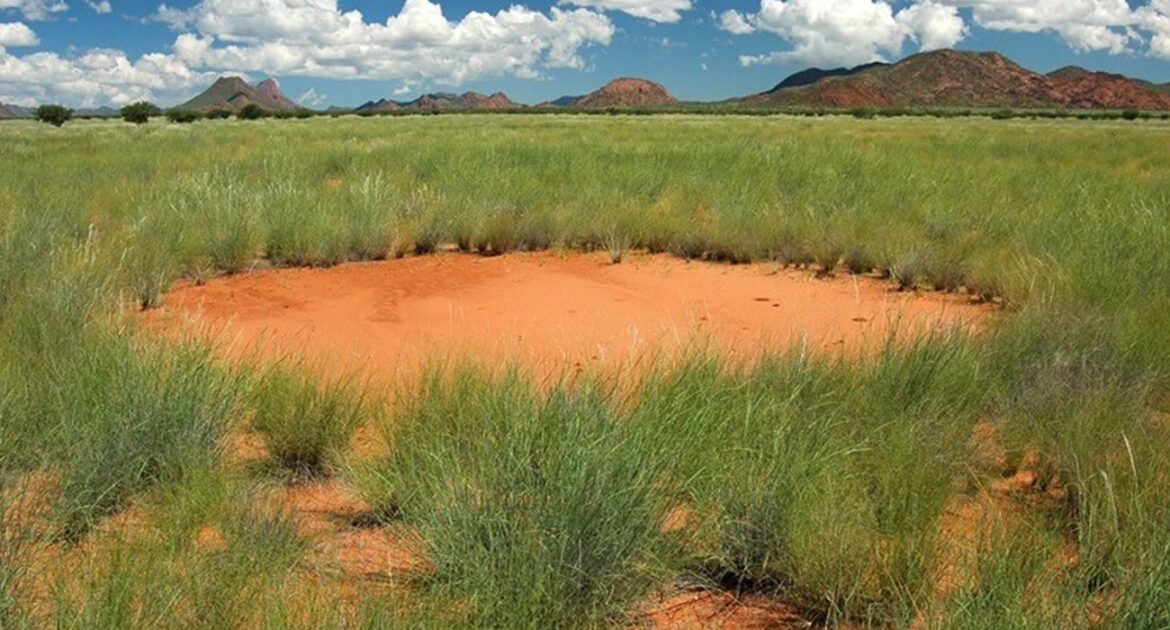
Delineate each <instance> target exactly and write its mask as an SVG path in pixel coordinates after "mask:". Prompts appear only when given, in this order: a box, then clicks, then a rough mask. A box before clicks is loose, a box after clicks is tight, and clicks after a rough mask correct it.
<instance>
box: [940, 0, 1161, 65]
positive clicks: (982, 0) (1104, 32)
mask: <svg viewBox="0 0 1170 630" xmlns="http://www.w3.org/2000/svg"><path fill="white" fill-rule="evenodd" d="M942 1H943V2H945V3H946V4H949V5H952V6H956V7H964V8H969V9H971V15H972V19H974V21H975V23H976V24H978V25H979V26H981V27H983V28H986V29H990V30H996V31H1013V32H1020V33H1039V32H1042V31H1051V32H1054V33H1056V34H1058V35H1059V36H1060V37H1061V38H1062V39H1064V41H1065V42H1066V43H1068V45H1069V46H1070V47H1071V48H1072V49H1073V50H1077V51H1082V52H1083V51H1090V50H1104V51H1108V52H1111V53H1114V54H1117V53H1121V52H1125V51H1127V50H1129V49H1130V44H1131V43H1134V42H1135V41H1140V37H1138V38H1137V40H1134V39H1133V37H1131V35H1136V34H1135V33H1131V32H1130V31H1129V30H1128V27H1130V26H1131V25H1133V24H1134V23H1135V22H1136V21H1137V14H1136V12H1135V11H1133V10H1132V9H1130V7H1129V4H1128V3H1127V2H1126V0H1026V1H1025V0H942Z"/></svg>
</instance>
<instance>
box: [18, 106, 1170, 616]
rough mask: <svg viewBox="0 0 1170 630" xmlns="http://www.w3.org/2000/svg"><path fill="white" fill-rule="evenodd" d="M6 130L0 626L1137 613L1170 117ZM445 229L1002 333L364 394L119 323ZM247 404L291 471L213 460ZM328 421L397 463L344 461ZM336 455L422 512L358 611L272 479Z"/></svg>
mask: <svg viewBox="0 0 1170 630" xmlns="http://www.w3.org/2000/svg"><path fill="white" fill-rule="evenodd" d="M0 138H2V142H0V483H2V484H3V485H2V487H0V534H2V535H0V627H4V628H8V627H13V628H21V627H44V626H56V627H69V628H73V627H76V628H134V627H143V628H146V627H160V626H167V627H199V628H227V627H271V628H283V627H297V628H301V627H304V628H326V627H371V628H372V627H396V626H404V627H429V626H434V627H449V626H451V625H460V626H474V627H484V628H505V627H507V628H513V627H531V628H544V627H596V626H608V625H623V624H627V623H631V622H636V620H637V619H636V617H631V615H633V614H634V611H636V610H637V609H638V607H639V605H640V604H641V603H642V602H645V601H646V600H647V598H648V597H649V596H650V595H652V594H654V593H657V592H662V591H664V590H667V589H668V588H669V587H670V586H671V585H672V584H679V583H685V584H697V585H704V586H707V587H709V588H718V589H731V590H736V591H740V592H753V593H763V594H766V595H768V596H774V597H776V598H778V599H780V600H783V601H785V602H788V603H790V604H793V605H795V606H798V607H799V609H800V610H801V611H802V613H803V614H804V615H805V616H806V617H808V618H810V619H814V620H816V621H818V622H825V623H829V624H836V623H850V624H872V625H874V626H877V627H910V626H914V627H938V628H1077V627H1083V628H1090V627H1093V628H1097V627H1100V628H1166V627H1170V604H1168V603H1167V602H1170V461H1168V460H1167V458H1166V456H1165V454H1166V453H1167V452H1168V451H1167V449H1168V447H1170V420H1168V419H1167V415H1166V412H1167V406H1168V400H1170V399H1168V397H1167V391H1168V389H1167V388H1168V386H1170V381H1168V380H1167V378H1166V375H1167V369H1168V368H1170V309H1168V308H1167V296H1170V252H1168V250H1167V245H1168V244H1170V149H1167V147H1170V142H1168V140H1170V126H1167V125H1165V124H1164V123H1160V122H1154V121H1141V122H1120V121H1118V122H1102V121H1092V122H1089V121H1020V120H1013V121H991V120H988V119H978V118H966V119H955V120H933V119H926V118H913V117H911V118H904V119H897V120H860V119H855V118H852V117H846V116H828V117H823V118H796V117H772V118H757V117H734V116H728V117H715V116H685V115H679V116H666V115H663V116H645V117H621V116H619V117H592V116H590V117H567V116H539V117H527V116H498V117H497V116H446V115H444V116H438V117H407V118H395V117H390V118H351V117H343V118H337V119H312V120H282V121H277V120H265V121H254V122H236V121H204V122H200V123H198V124H195V125H175V124H162V123H158V122H156V123H151V124H149V125H145V126H141V127H132V126H129V125H125V124H121V123H115V122H109V121H103V122H96V121H95V122H86V123H77V124H73V125H69V126H66V127H65V128H63V129H59V130H58V129H50V128H48V127H38V126H36V125H34V124H33V123H28V122H15V123H6V124H4V125H0ZM444 243H456V244H458V245H459V246H460V247H461V248H463V249H466V250H468V251H478V252H483V253H485V254H490V253H498V252H503V251H510V250H515V249H544V248H549V247H567V248H579V249H585V250H608V251H610V252H611V253H613V254H614V255H615V257H616V256H617V255H620V254H622V253H623V252H624V251H626V250H627V249H629V248H639V249H647V250H651V251H665V252H671V253H673V254H676V255H679V256H684V257H688V258H706V259H709V260H712V261H718V262H724V263H733V262H738V261H747V260H774V261H777V262H779V263H796V264H807V265H815V266H820V267H824V268H832V269H841V270H842V272H844V270H853V271H869V270H877V271H878V272H879V273H880V274H883V275H887V276H888V277H889V281H890V282H891V284H892V285H900V286H902V287H904V288H915V287H916V288H918V289H920V290H930V289H944V290H960V288H961V289H962V290H965V291H968V292H971V293H973V294H977V295H982V296H984V297H985V298H986V299H994V300H996V301H1001V302H1002V303H1003V305H1004V310H1005V314H1004V316H1003V317H1001V318H999V319H998V321H997V323H996V324H995V325H994V327H993V328H992V330H989V331H987V332H985V333H983V334H980V335H978V336H967V335H957V334H956V335H944V336H939V337H937V338H931V339H925V340H922V341H920V342H918V343H916V344H913V345H910V346H908V347H907V346H891V347H890V348H888V349H887V350H886V351H885V352H882V353H880V354H878V355H876V356H872V357H868V358H865V359H860V360H856V361H851V362H846V361H841V360H832V359H828V358H823V357H814V356H804V355H801V354H798V353H792V354H786V353H781V354H778V355H776V356H774V357H771V358H769V359H767V360H765V361H763V362H761V363H760V364H758V365H754V366H750V367H748V366H739V365H736V364H734V363H731V362H729V361H727V360H725V359H723V358H721V357H719V356H712V355H696V356H694V357H693V358H691V359H690V360H687V361H685V362H683V363H682V364H681V365H677V366H673V367H665V366H664V367H663V368H661V369H659V370H654V371H651V373H649V374H647V375H645V377H644V379H643V380H642V381H641V382H640V383H639V385H638V386H637V387H636V388H635V390H634V391H633V392H631V391H628V390H627V389H616V388H614V387H613V385H612V383H610V382H608V381H606V380H605V379H604V378H602V377H600V376H598V377H597V378H595V379H592V380H586V381H585V382H574V383H569V382H566V383H562V384H556V385H553V386H551V387H542V386H539V385H538V384H537V383H535V382H534V379H532V378H531V377H529V376H527V375H526V373H525V372H524V370H523V367H522V366H521V367H519V368H517V369H516V370H513V371H511V372H506V373H502V374H501V373H498V372H496V371H490V370H485V369H481V368H476V367H475V366H465V367H459V368H457V369H456V370H454V373H436V374H434V375H432V376H431V377H429V378H427V379H424V380H423V381H422V382H421V383H419V384H417V386H416V387H415V388H414V389H410V390H408V391H405V392H398V393H397V395H395V396H394V397H393V398H394V399H395V400H396V401H397V402H396V404H395V405H394V408H393V409H381V408H380V407H379V405H378V404H375V402H376V401H379V400H383V399H385V398H389V396H382V395H381V394H384V393H385V392H364V391H362V389H361V388H360V387H359V386H358V385H356V384H355V383H356V382H349V381H345V382H337V383H331V382H320V383H318V382H314V380H313V377H312V375H311V373H309V372H306V371H303V370H300V369H298V368H297V367H296V366H295V365H290V366H284V367H278V368H267V369H265V370H261V371H260V372H259V373H257V372H256V371H254V370H249V369H247V368H246V367H241V366H239V365H229V364H226V363H224V362H222V361H219V360H217V359H216V358H215V356H216V355H215V353H214V351H213V350H212V349H209V348H207V347H205V346H204V345H203V344H201V343H199V342H196V341H181V340H180V341H175V340H167V341H162V340H158V339H156V338H154V337H152V336H150V335H142V334H139V331H138V329H137V327H136V325H135V320H134V319H133V317H130V316H128V315H127V313H128V311H129V310H132V309H127V308H126V306H127V305H133V306H135V307H144V308H149V307H152V306H155V305H157V304H158V303H160V301H161V300H165V295H164V293H165V289H166V288H167V287H168V286H169V285H170V284H171V283H172V282H174V281H175V280H176V279H178V278H181V277H188V278H192V279H195V280H196V281H203V280H206V279H209V278H211V277H212V276H214V275H216V274H220V273H239V272H246V271H247V270H249V269H250V268H253V267H254V266H256V265H269V264H274V265H333V264H337V263H341V262H343V261H347V260H366V259H377V258H385V257H394V256H402V255H414V254H425V253H428V252H430V251H432V250H434V249H435V248H436V247H438V246H439V245H441V244H444ZM242 424H248V425H250V426H251V428H252V429H253V430H255V431H257V432H258V433H259V434H261V436H262V438H263V439H264V441H265V443H266V444H267V445H269V447H270V448H271V449H272V452H273V454H274V461H273V465H274V467H275V468H277V469H278V470H284V473H285V474H286V475H285V476H283V477H282V476H281V475H276V476H274V475H272V474H271V473H272V471H271V470H266V471H257V470H253V469H250V468H247V467H239V466H233V465H232V464H231V461H230V459H231V458H230V457H228V454H227V453H225V448H226V447H225V444H227V443H228V442H229V440H228V439H227V436H228V435H229V434H231V433H232V431H233V430H235V429H236V428H238V427H239V426H241V425H242ZM361 425H368V426H373V427H375V428H376V429H378V430H380V431H381V432H382V433H384V435H385V437H386V441H387V443H388V444H389V445H390V446H391V448H390V452H389V455H385V456H377V457H373V458H362V457H358V456H355V455H354V454H352V453H347V452H346V449H345V443H346V442H347V436H348V435H350V433H351V432H352V431H354V430H355V428H357V427H359V426H361ZM1018 472H1026V473H1028V474H1030V475H1032V480H1031V482H1030V483H1028V484H1026V486H1027V487H1025V488H1017V487H1014V486H1010V484H1006V483H1005V480H1007V481H1011V479H1012V478H1013V475H1016V473H1018ZM331 474H332V475H340V476H342V477H344V478H346V479H347V480H349V481H350V482H352V483H353V484H354V485H355V486H356V487H357V488H359V489H360V491H361V493H362V495H363V497H364V498H365V499H366V500H367V501H368V502H369V503H370V505H372V506H373V507H374V508H375V510H374V512H373V513H372V514H371V515H370V520H371V521H372V523H371V524H366V526H371V527H385V528H396V527H409V528H411V529H412V530H413V531H415V532H417V535H418V537H419V538H420V540H421V543H420V544H421V546H422V547H423V549H424V555H425V556H426V557H427V565H428V567H429V569H428V570H426V571H421V572H419V574H418V575H417V576H415V577H414V578H413V579H411V580H409V581H408V582H407V583H405V584H399V585H395V587H394V588H390V589H385V588H383V589H378V588H371V589H369V590H368V592H367V590H366V589H365V588H363V587H356V592H355V587H354V585H352V584H347V583H344V582H343V581H341V580H337V579H333V578H331V577H330V576H329V575H316V574H312V573H313V572H312V571H311V570H310V569H309V568H307V567H308V566H309V565H308V563H306V562H305V561H304V558H305V557H306V554H308V553H310V551H309V549H310V547H311V546H312V540H309V539H306V538H305V537H304V535H303V534H302V533H301V532H300V531H299V530H298V528H297V527H296V523H295V515H290V514H288V513H286V512H284V511H283V510H281V509H278V508H276V507H273V506H272V505H270V502H269V501H265V500H264V497H265V496H267V495H268V494H270V487H269V486H271V485H272V484H274V483H278V482H280V481H283V480H284V479H301V478H303V477H305V476H306V475H308V476H311V477H320V476H323V475H331ZM274 479H275V481H274ZM1005 485H1007V486H1010V487H1009V489H1008V490H1002V489H1001V488H1003V487H1004V486H1005ZM956 510H958V511H960V512H963V513H976V514H981V515H984V516H983V517H980V518H971V519H966V520H961V522H957V521H956V520H955V519H954V518H953V513H954V512H955V511H956ZM680 511H681V512H682V513H685V514H686V515H688V516H687V518H686V519H684V520H685V521H686V522H687V523H688V525H687V526H684V527H664V526H663V523H664V521H666V520H670V515H672V514H677V513H679V512H680ZM128 518H129V519H130V520H133V521H135V522H140V524H141V526H139V527H136V528H130V529H129V530H128V529H127V528H119V527H118V526H117V523H119V519H122V520H123V521H124V520H126V519H128ZM208 528H211V529H212V530H213V531H215V532H218V533H217V535H216V536H215V537H214V538H215V540H214V541H213V542H212V543H207V542H206V541H205V540H204V539H205V537H204V536H203V533H204V532H206V531H208ZM128 531H129V532H130V533H127V532H128ZM200 541H203V542H200Z"/></svg>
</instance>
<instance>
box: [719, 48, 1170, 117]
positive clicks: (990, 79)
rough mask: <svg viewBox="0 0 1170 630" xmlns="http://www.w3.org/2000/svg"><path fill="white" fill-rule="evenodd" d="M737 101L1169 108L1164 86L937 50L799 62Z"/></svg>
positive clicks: (988, 54)
mask: <svg viewBox="0 0 1170 630" xmlns="http://www.w3.org/2000/svg"><path fill="white" fill-rule="evenodd" d="M736 100H737V101H738V102H742V103H747V104H756V105H803V106H815V107H979V108H993V107H1013V108H1042V109H1054V108H1071V109H1145V110H1166V109H1170V87H1168V86H1166V85H1161V86H1159V85H1155V84H1153V83H1150V82H1148V81H1139V80H1135V79H1131V78H1129V77H1126V76H1123V75H1120V74H1108V73H1104V72H1090V71H1088V70H1085V69H1083V68H1076V67H1067V68H1061V69H1060V70H1057V71H1055V72H1052V73H1050V74H1046V75H1045V74H1039V73H1036V72H1033V71H1031V70H1028V69H1026V68H1023V67H1021V66H1020V65H1018V64H1016V63H1015V62H1013V61H1011V60H1010V59H1008V58H1007V57H1004V56H1003V55H1000V54H999V53H994V52H983V53H972V52H959V51H955V50H938V51H933V52H927V53H920V54H917V55H912V56H910V57H907V58H905V59H903V60H902V61H899V62H898V63H895V64H892V65H890V64H869V65H867V66H861V67H858V68H849V69H846V68H838V69H836V70H817V69H812V70H806V71H804V72H803V73H798V74H797V75H793V76H792V77H789V78H787V79H785V80H784V81H782V82H781V83H780V84H779V85H777V86H776V87H774V88H772V89H771V90H768V91H767V92H763V93H760V94H755V95H752V96H749V97H746V98H743V99H736Z"/></svg>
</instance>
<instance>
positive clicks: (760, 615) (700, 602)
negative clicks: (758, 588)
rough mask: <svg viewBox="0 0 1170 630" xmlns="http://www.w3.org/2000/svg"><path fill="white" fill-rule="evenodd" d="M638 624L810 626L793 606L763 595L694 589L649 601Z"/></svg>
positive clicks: (746, 629)
mask: <svg viewBox="0 0 1170 630" xmlns="http://www.w3.org/2000/svg"><path fill="white" fill-rule="evenodd" d="M636 618H637V625H636V626H635V627H644V628H671V629H672V630H706V629H708V628H720V629H722V630H754V629H760V630H762V629H764V628H771V629H778V630H786V629H795V628H810V627H813V624H812V623H810V622H809V621H808V620H806V619H805V618H804V617H802V616H801V615H800V613H799V612H798V611H797V610H796V609H795V608H793V607H791V606H788V605H786V604H784V603H782V602H779V601H776V600H772V599H768V598H766V597H762V596H756V595H748V596H736V595H735V594H733V593H727V592H722V591H704V590H693V591H685V592H682V593H677V594H673V595H664V596H661V597H659V598H658V599H656V600H654V601H652V602H648V603H647V605H646V609H645V611H644V612H641V613H640V614H638V615H637V617H636Z"/></svg>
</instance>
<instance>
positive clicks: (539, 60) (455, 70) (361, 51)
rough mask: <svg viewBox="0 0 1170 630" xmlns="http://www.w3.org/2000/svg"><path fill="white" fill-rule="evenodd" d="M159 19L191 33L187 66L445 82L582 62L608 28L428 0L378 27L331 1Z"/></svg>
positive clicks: (570, 17) (410, 3) (208, 1)
mask: <svg viewBox="0 0 1170 630" xmlns="http://www.w3.org/2000/svg"><path fill="white" fill-rule="evenodd" d="M158 18H159V19H161V20H164V21H166V22H168V23H170V24H171V25H172V27H174V28H176V29H180V30H191V31H193V32H185V33H183V34H181V35H179V37H178V39H177V40H176V41H175V46H174V48H175V53H176V54H177V55H178V56H179V57H180V58H181V59H183V60H184V61H185V62H186V63H188V64H190V65H191V66H192V67H201V68H232V69H238V70H245V71H249V70H250V71H256V72H266V73H269V74H299V75H306V76H320V77H339V78H366V79H390V80H401V79H406V78H413V79H423V80H429V81H435V82H437V83H443V84H458V83H462V82H464V81H467V80H469V79H472V78H476V77H481V76H489V75H502V74H511V75H515V76H518V77H523V78H532V77H536V76H539V74H540V70H541V69H542V68H582V67H584V65H585V64H584V61H583V60H582V59H581V57H580V56H579V52H580V49H581V48H582V47H584V46H588V45H593V44H599V45H606V44H609V42H610V41H611V39H612V38H613V33H614V27H613V24H612V23H611V22H610V21H609V19H608V18H606V17H605V16H604V15H602V14H600V13H597V12H595V11H591V10H588V9H574V10H562V9H559V8H556V7H553V8H552V9H550V10H549V12H548V13H547V14H545V13H542V12H539V11H533V10H531V9H528V8H525V7H523V6H519V5H513V6H511V7H509V8H507V9H504V10H502V11H500V12H498V13H496V14H494V15H493V14H488V13H482V12H478V11H473V12H471V13H468V14H467V15H466V16H464V17H463V19H461V20H459V21H457V22H452V21H450V20H448V19H447V18H446V17H445V16H444V15H443V13H442V9H441V7H440V6H439V5H438V4H435V3H432V2H430V1H429V0H406V3H405V5H404V6H403V8H402V10H401V11H400V12H399V13H398V14H397V15H394V16H391V17H390V18H389V19H387V20H386V22H384V23H370V22H366V21H365V20H364V18H363V17H362V14H361V13H360V12H358V11H347V12H341V11H340V10H339V9H338V7H337V3H336V0H204V1H203V2H201V3H199V4H197V5H195V6H194V7H192V8H191V9H188V10H185V11H180V10H175V9H171V8H169V7H167V6H165V5H164V6H162V7H160V8H159V11H158Z"/></svg>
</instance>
